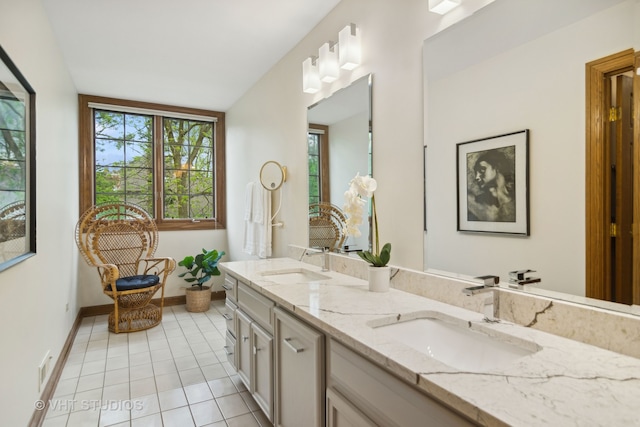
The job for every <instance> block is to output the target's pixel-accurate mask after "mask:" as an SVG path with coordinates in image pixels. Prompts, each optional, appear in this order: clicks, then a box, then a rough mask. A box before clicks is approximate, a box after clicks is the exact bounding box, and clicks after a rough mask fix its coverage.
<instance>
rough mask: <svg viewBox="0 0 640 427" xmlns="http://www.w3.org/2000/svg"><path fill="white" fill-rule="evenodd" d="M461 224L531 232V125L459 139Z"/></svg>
mask: <svg viewBox="0 0 640 427" xmlns="http://www.w3.org/2000/svg"><path fill="white" fill-rule="evenodd" d="M456 176H457V178H456V182H457V211H458V220H457V230H458V231H461V232H473V233H494V234H505V235H517V236H529V235H530V225H529V129H524V130H521V131H517V132H511V133H507V134H502V135H497V136H492V137H489V138H482V139H476V140H473V141H467V142H461V143H458V144H456Z"/></svg>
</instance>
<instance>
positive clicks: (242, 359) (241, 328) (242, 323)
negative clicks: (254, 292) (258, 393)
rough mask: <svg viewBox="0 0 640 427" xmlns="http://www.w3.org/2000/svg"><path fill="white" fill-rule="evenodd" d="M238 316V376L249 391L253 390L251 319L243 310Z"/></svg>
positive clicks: (238, 312)
mask: <svg viewBox="0 0 640 427" xmlns="http://www.w3.org/2000/svg"><path fill="white" fill-rule="evenodd" d="M236 315H237V318H238V323H237V327H238V329H237V332H238V336H237V338H236V340H237V342H236V349H237V350H238V354H237V359H236V360H237V361H238V375H239V376H240V379H241V380H242V382H243V383H244V385H246V386H247V389H249V390H251V319H250V318H249V317H248V316H247V315H246V314H244V313H243V312H242V311H241V310H237V311H236Z"/></svg>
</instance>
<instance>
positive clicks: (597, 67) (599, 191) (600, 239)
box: [585, 49, 640, 300]
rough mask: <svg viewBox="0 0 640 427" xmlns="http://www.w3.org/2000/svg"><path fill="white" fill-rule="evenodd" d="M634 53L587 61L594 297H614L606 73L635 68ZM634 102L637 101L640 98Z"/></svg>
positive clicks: (588, 238) (588, 219) (589, 266)
mask: <svg viewBox="0 0 640 427" xmlns="http://www.w3.org/2000/svg"><path fill="white" fill-rule="evenodd" d="M634 56H635V55H634V51H633V49H627V50H624V51H622V52H619V53H616V54H613V55H609V56H607V57H605V58H601V59H598V60H595V61H592V62H589V63H588V64H587V65H586V79H585V80H586V97H587V99H586V115H585V118H586V120H585V121H586V153H585V158H586V173H585V176H586V195H585V196H586V209H585V210H586V215H585V226H586V230H585V231H586V235H585V242H586V296H587V297H591V298H598V299H605V300H607V299H610V297H611V295H610V294H611V292H610V286H609V285H610V278H609V272H610V271H611V261H610V257H609V253H610V252H611V238H610V218H611V213H610V212H611V210H610V206H609V204H608V202H607V201H608V200H609V196H610V185H609V174H608V173H605V170H606V167H607V165H609V163H610V162H609V160H610V156H609V152H608V150H607V149H606V146H605V144H604V141H605V138H604V135H605V132H606V131H607V128H608V123H607V120H606V119H607V117H608V114H607V101H606V94H607V91H608V89H607V86H606V85H605V77H606V76H607V75H608V74H610V73H614V72H618V71H620V72H621V71H625V70H628V69H631V68H633V65H634V60H635V58H634ZM636 86H637V77H635V78H634V88H635V87H636ZM639 93H640V92H639ZM635 102H636V104H637V100H636V101H635ZM636 111H637V109H636ZM636 115H637V114H636ZM637 132H638V130H637V129H636V130H635V135H634V139H635V141H637V140H638V139H637V138H636V137H637V135H638V133H637ZM636 145H637V144H636ZM636 148H637V147H636ZM636 151H637V150H636ZM636 157H637V156H636ZM635 164H638V163H635ZM636 178H637V177H636ZM635 240H637V239H634V241H635ZM634 244H637V243H634ZM635 265H637V264H635ZM634 270H635V269H634ZM635 275H636V273H635V271H634V276H635Z"/></svg>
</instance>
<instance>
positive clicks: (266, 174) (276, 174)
mask: <svg viewBox="0 0 640 427" xmlns="http://www.w3.org/2000/svg"><path fill="white" fill-rule="evenodd" d="M286 180H287V176H286V168H285V167H283V166H281V165H280V163H278V162H276V161H274V160H269V161H268V162H265V164H263V165H262V168H260V182H261V183H262V186H263V187H264V188H266V189H267V190H269V191H274V190H277V189H278V188H280V187H281V186H282V183H283V182H285V181H286Z"/></svg>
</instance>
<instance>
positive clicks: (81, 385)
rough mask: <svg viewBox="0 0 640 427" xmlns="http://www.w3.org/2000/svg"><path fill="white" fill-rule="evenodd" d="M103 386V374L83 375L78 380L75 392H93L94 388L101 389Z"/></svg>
mask: <svg viewBox="0 0 640 427" xmlns="http://www.w3.org/2000/svg"><path fill="white" fill-rule="evenodd" d="M103 384H104V373H103V372H101V373H98V374H92V375H85V376H83V377H80V379H79V380H78V387H77V388H76V392H81V391H87V390H93V389H96V388H102V385H103Z"/></svg>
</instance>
